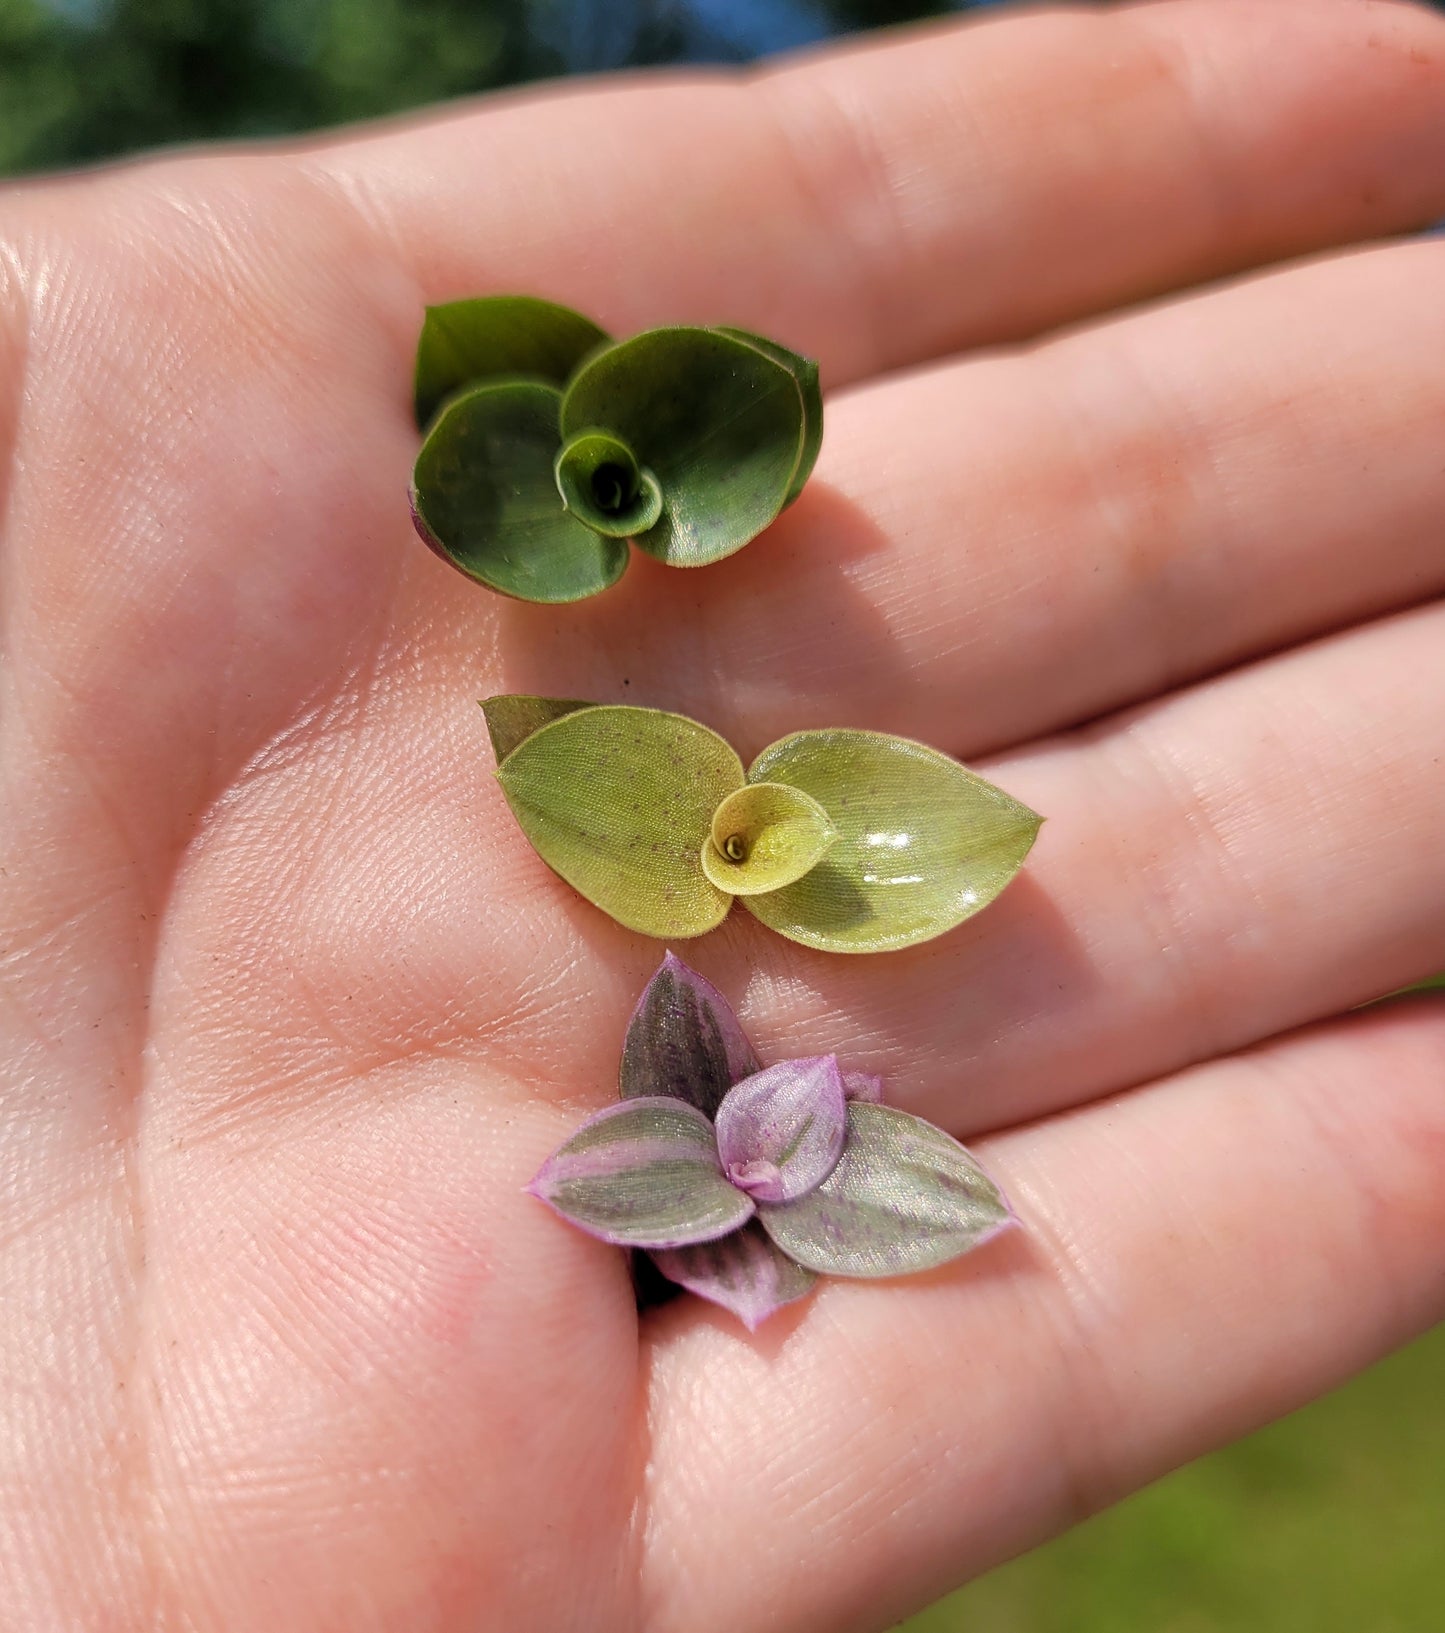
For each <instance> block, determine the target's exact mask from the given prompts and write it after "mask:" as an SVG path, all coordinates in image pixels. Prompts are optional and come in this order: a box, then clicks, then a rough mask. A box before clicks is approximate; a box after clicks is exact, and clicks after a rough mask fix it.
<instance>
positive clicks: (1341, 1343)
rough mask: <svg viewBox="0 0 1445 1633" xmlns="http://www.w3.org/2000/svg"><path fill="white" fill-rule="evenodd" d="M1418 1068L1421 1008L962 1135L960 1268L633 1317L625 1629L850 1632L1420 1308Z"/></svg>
mask: <svg viewBox="0 0 1445 1633" xmlns="http://www.w3.org/2000/svg"><path fill="white" fill-rule="evenodd" d="M1442 1069H1445V1002H1442V1001H1441V1000H1439V999H1434V1000H1416V1001H1414V1002H1413V1003H1412V1004H1411V1005H1410V1006H1409V1007H1401V1008H1398V1009H1396V1010H1395V1011H1393V1012H1391V1013H1376V1014H1374V1015H1371V1016H1369V1017H1367V1018H1362V1019H1356V1020H1353V1021H1350V1022H1345V1023H1340V1024H1337V1025H1334V1026H1332V1027H1330V1028H1328V1029H1322V1030H1320V1031H1317V1032H1315V1033H1312V1034H1306V1035H1299V1036H1296V1037H1293V1038H1290V1039H1287V1040H1283V1041H1281V1042H1279V1043H1277V1044H1275V1045H1273V1046H1272V1047H1270V1048H1269V1049H1268V1050H1264V1051H1261V1052H1259V1053H1257V1054H1255V1055H1252V1056H1245V1057H1241V1058H1238V1059H1234V1060H1230V1061H1224V1062H1218V1063H1216V1064H1214V1065H1211V1066H1209V1067H1207V1068H1203V1069H1200V1070H1198V1071H1195V1072H1193V1073H1191V1074H1189V1075H1188V1076H1186V1077H1184V1078H1180V1079H1177V1080H1175V1081H1173V1082H1170V1083H1166V1084H1163V1085H1160V1086H1158V1087H1156V1088H1151V1089H1148V1090H1145V1091H1142V1092H1138V1093H1135V1094H1132V1095H1129V1096H1127V1097H1122V1098H1119V1099H1116V1100H1114V1101H1111V1102H1108V1103H1106V1104H1104V1105H1099V1106H1095V1107H1092V1108H1090V1109H1089V1110H1087V1111H1084V1112H1081V1113H1078V1114H1075V1115H1073V1116H1070V1117H1067V1118H1062V1119H1058V1120H1055V1121H1053V1122H1050V1123H1048V1124H1045V1125H1043V1126H1041V1127H1038V1128H1036V1129H1029V1130H1022V1131H1020V1132H1018V1133H1015V1134H1011V1135H1008V1136H1006V1137H1004V1138H1001V1139H998V1140H995V1141H992V1142H989V1143H988V1144H987V1145H986V1146H984V1147H983V1148H982V1153H983V1156H984V1158H985V1160H986V1161H987V1162H988V1164H989V1165H990V1167H991V1169H992V1170H993V1171H994V1172H995V1173H996V1174H997V1175H998V1176H999V1177H1000V1178H1001V1180H1002V1182H1003V1184H1004V1185H1005V1187H1006V1189H1008V1191H1009V1193H1010V1195H1011V1197H1013V1199H1014V1200H1015V1202H1016V1205H1017V1207H1018V1210H1019V1214H1020V1219H1021V1222H1022V1228H1021V1229H1020V1230H1019V1231H1017V1232H1016V1233H1014V1234H1013V1236H1012V1237H1006V1238H1004V1239H1003V1240H1002V1241H1000V1242H998V1243H996V1244H994V1245H992V1246H990V1247H989V1248H987V1249H985V1250H983V1252H981V1253H980V1254H979V1255H978V1257H977V1258H976V1259H974V1260H972V1261H969V1262H967V1263H965V1264H964V1265H962V1266H953V1267H950V1268H947V1269H945V1270H943V1271H940V1272H938V1273H937V1274H935V1275H932V1276H929V1277H927V1278H916V1279H914V1280H912V1281H902V1282H896V1283H891V1284H858V1283H845V1282H825V1284H824V1285H823V1287H822V1289H821V1290H820V1291H819V1293H818V1294H816V1295H815V1296H814V1299H813V1301H812V1304H811V1307H808V1306H804V1307H803V1308H802V1313H801V1314H799V1315H794V1316H787V1315H785V1316H783V1317H778V1318H775V1321H776V1325H775V1327H774V1328H773V1330H772V1331H769V1330H768V1329H767V1328H764V1329H763V1331H762V1332H761V1333H760V1334H759V1335H758V1337H757V1338H755V1339H749V1338H748V1337H747V1336H746V1335H744V1334H742V1333H741V1332H740V1331H739V1330H738V1329H737V1328H736V1326H733V1325H729V1323H728V1322H727V1320H726V1318H724V1317H722V1316H720V1315H717V1314H715V1313H706V1312H703V1311H700V1310H699V1309H698V1308H697V1307H696V1306H691V1307H687V1306H682V1307H678V1306H675V1307H673V1308H671V1309H670V1310H667V1311H663V1312H661V1313H660V1317H659V1318H655V1321H656V1324H655V1326H654V1328H653V1332H654V1335H655V1337H654V1346H653V1364H652V1373H651V1379H652V1399H653V1410H652V1417H651V1424H652V1465H651V1467H652V1471H653V1483H652V1489H651V1492H650V1506H649V1515H650V1529H649V1540H650V1543H651V1554H650V1565H651V1582H650V1586H651V1593H652V1597H651V1600H650V1604H651V1609H652V1619H651V1621H650V1623H649V1624H648V1625H649V1627H653V1628H657V1629H662V1628H669V1627H688V1628H693V1629H696V1630H697V1633H708V1630H709V1629H712V1628H723V1627H729V1626H738V1625H743V1626H749V1627H758V1628H763V1627H767V1628H775V1629H779V1630H781V1629H792V1628H804V1627H809V1628H811V1627H827V1628H837V1629H839V1630H840V1633H846V1630H850V1629H857V1630H860V1633H861V1630H863V1629H867V1628H876V1627H879V1626H881V1625H883V1624H884V1623H887V1622H891V1621H892V1620H893V1619H894V1618H896V1617H897V1616H899V1615H901V1614H903V1613H905V1612H906V1611H907V1610H909V1609H912V1608H915V1607H916V1606H917V1605H918V1604H920V1603H923V1602H926V1601H927V1600H928V1599H929V1598H932V1597H934V1596H936V1595H937V1594H939V1593H941V1592H943V1591H944V1590H946V1589H947V1588H948V1587H950V1586H952V1585H955V1584H956V1583H958V1582H960V1581H962V1580H964V1579H965V1578H966V1577H968V1576H972V1575H974V1574H976V1573H978V1572H979V1571H981V1570H984V1569H986V1568H987V1567H988V1566H990V1565H992V1564H995V1563H997V1562H999V1561H1000V1560H1002V1559H1004V1558H1007V1557H1008V1556H1009V1555H1011V1554H1013V1553H1016V1552H1018V1551H1019V1550H1021V1549H1023V1548H1026V1547H1028V1546H1031V1545H1032V1544H1034V1543H1036V1542H1038V1541H1040V1540H1042V1539H1043V1538H1044V1537H1046V1536H1047V1535H1049V1534H1051V1533H1052V1532H1054V1531H1057V1530H1060V1529H1062V1528H1064V1527H1065V1526H1067V1525H1069V1524H1072V1523H1074V1522H1076V1521H1077V1520H1079V1519H1081V1518H1083V1517H1084V1516H1085V1515H1086V1514H1088V1513H1090V1512H1092V1511H1093V1510H1095V1509H1096V1508H1099V1507H1101V1506H1103V1505H1104V1504H1106V1503H1109V1502H1112V1501H1114V1500H1115V1499H1117V1498H1118V1497H1120V1496H1122V1495H1123V1494H1124V1493H1125V1492H1127V1491H1129V1490H1132V1489H1133V1488H1134V1487H1136V1486H1138V1485H1140V1484H1142V1483H1144V1482H1146V1481H1148V1480H1150V1479H1153V1478H1155V1477H1157V1476H1158V1475H1160V1474H1162V1473H1164V1472H1165V1471H1166V1470H1168V1469H1169V1468H1172V1467H1173V1466H1175V1465H1176V1464H1178V1463H1180V1462H1183V1461H1185V1460H1187V1459H1188V1458H1191V1457H1194V1456H1197V1455H1199V1454H1200V1453H1201V1452H1204V1451H1206V1450H1208V1449H1209V1448H1211V1447H1213V1446H1215V1445H1218V1444H1220V1443H1222V1442H1224V1441H1227V1440H1229V1439H1232V1438H1234V1437H1235V1436H1237V1435H1240V1434H1243V1433H1245V1432H1246V1431H1248V1430H1249V1429H1251V1428H1253V1427H1255V1426H1257V1425H1259V1424H1261V1423H1264V1422H1266V1421H1268V1420H1269V1419H1271V1418H1273V1417H1276V1416H1278V1415H1280V1414H1281V1413H1283V1412H1286V1411H1289V1410H1291V1409H1292V1408H1294V1407H1296V1406H1299V1405H1301V1404H1303V1403H1304V1402H1305V1401H1307V1400H1309V1399H1311V1398H1312V1397H1313V1396H1315V1395H1317V1394H1319V1393H1321V1392H1322V1391H1324V1390H1326V1389H1328V1388H1330V1387H1332V1386H1333V1385H1335V1384H1337V1383H1339V1382H1341V1381H1342V1380H1343V1379H1344V1378H1346V1377H1347V1376H1348V1375H1349V1374H1350V1373H1352V1372H1354V1371H1356V1370H1358V1369H1359V1368H1360V1367H1363V1366H1364V1365H1366V1364H1367V1363H1368V1362H1370V1361H1372V1360H1374V1359H1375V1358H1376V1357H1378V1356H1380V1355H1382V1354H1384V1353H1385V1352H1386V1351H1388V1350H1389V1349H1391V1348H1392V1347H1394V1346H1395V1345H1397V1344H1400V1343H1402V1342H1403V1341H1404V1340H1405V1339H1407V1338H1408V1337H1410V1336H1412V1335H1413V1334H1415V1333H1417V1332H1419V1331H1420V1330H1422V1329H1423V1328H1425V1327H1426V1326H1428V1325H1429V1324H1430V1323H1431V1322H1433V1321H1434V1320H1436V1319H1438V1318H1439V1317H1440V1316H1441V1315H1445V1281H1442V1278H1441V1273H1440V1254H1439V1242H1440V1238H1441V1234H1442V1232H1445V1100H1442V1097H1441V1094H1440V1083H1441V1078H1442ZM744 1547H745V1548H746V1552H747V1558H748V1569H747V1570H746V1571H739V1570H737V1569H736V1568H735V1565H736V1560H737V1558H738V1557H739V1553H740V1551H741V1550H743V1549H744Z"/></svg>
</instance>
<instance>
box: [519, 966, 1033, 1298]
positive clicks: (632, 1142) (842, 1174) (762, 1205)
mask: <svg viewBox="0 0 1445 1633" xmlns="http://www.w3.org/2000/svg"><path fill="white" fill-rule="evenodd" d="M618 1077H619V1083H618V1087H619V1089H620V1092H621V1101H620V1103H619V1104H617V1105H614V1106H609V1107H608V1108H607V1109H606V1110H605V1111H600V1112H598V1113H597V1114H596V1115H595V1116H594V1117H589V1118H588V1120H587V1121H586V1122H585V1123H584V1124H583V1125H582V1127H581V1128H579V1129H578V1130H577V1132H576V1133H575V1134H573V1135H572V1136H571V1138H570V1139H568V1140H566V1141H565V1142H564V1143H563V1144H562V1146H561V1147H560V1148H559V1149H558V1150H556V1151H554V1152H553V1154H552V1155H551V1156H550V1157H549V1158H548V1159H547V1161H546V1162H545V1163H544V1164H543V1165H542V1168H541V1170H540V1171H539V1173H538V1174H537V1176H536V1178H535V1179H534V1180H533V1181H532V1183H531V1185H530V1187H529V1189H530V1190H531V1192H532V1194H533V1195H534V1196H536V1197H538V1198H540V1199H541V1200H542V1201H543V1202H545V1203H547V1205H548V1206H549V1207H551V1208H552V1209H554V1210H555V1211H556V1212H557V1213H558V1214H560V1215H561V1216H562V1218H564V1219H565V1220H567V1221H568V1223H569V1224H572V1225H575V1226H576V1227H577V1228H578V1229H579V1230H583V1231H586V1232H587V1233H588V1234H589V1235H592V1236H596V1237H599V1238H600V1239H601V1240H602V1241H604V1242H611V1243H613V1244H614V1245H616V1246H619V1247H629V1248H634V1249H638V1250H641V1251H644V1252H646V1253H647V1254H648V1255H649V1257H650V1258H651V1259H652V1261H653V1263H654V1264H655V1265H656V1266H657V1268H658V1270H659V1271H661V1273H662V1275H663V1276H664V1277H666V1278H667V1280H669V1281H671V1282H674V1283H676V1284H677V1285H678V1286H681V1287H685V1288H687V1289H688V1290H689V1291H690V1292H694V1293H697V1294H698V1295H699V1296H700V1297H702V1298H705V1299H709V1300H711V1301H712V1302H713V1303H715V1304H720V1305H722V1306H723V1307H724V1308H725V1309H728V1310H731V1311H732V1313H733V1314H734V1315H736V1316H737V1317H738V1318H739V1319H740V1320H741V1321H742V1322H743V1323H744V1325H745V1326H747V1327H748V1328H749V1329H752V1328H755V1327H756V1326H757V1325H758V1324H759V1323H760V1322H762V1321H764V1320H766V1319H767V1317H768V1316H769V1315H771V1314H772V1313H773V1312H774V1311H775V1310H777V1309H780V1308H781V1307H782V1306H783V1305H785V1304H791V1303H792V1302H793V1301H794V1300H796V1299H799V1298H802V1297H803V1296H804V1294H806V1293H808V1292H810V1291H811V1290H812V1289H813V1287H814V1286H816V1284H817V1281H818V1278H819V1276H820V1275H827V1276H849V1277H864V1278H875V1277H884V1276H904V1275H909V1274H911V1273H913V1272H915V1271H920V1270H932V1269H934V1268H935V1267H936V1266H938V1265H941V1264H946V1263H947V1262H948V1261H949V1260H951V1259H956V1258H958V1257H959V1256H960V1255H961V1254H964V1253H968V1252H970V1251H972V1250H973V1249H974V1248H976V1247H980V1246H982V1244H983V1243H984V1242H986V1241H989V1240H990V1239H991V1238H993V1237H994V1236H996V1235H998V1233H999V1232H1000V1231H1003V1230H1006V1229H1007V1228H1008V1227H1009V1226H1010V1225H1012V1224H1013V1223H1014V1215H1013V1213H1012V1211H1011V1210H1010V1208H1009V1205H1008V1203H1007V1201H1005V1199H1004V1197H1003V1194H1002V1193H1001V1192H1000V1191H999V1189H998V1187H997V1186H996V1185H995V1184H994V1183H993V1181H992V1180H991V1179H990V1178H989V1177H988V1175H987V1174H985V1173H984V1171H983V1169H982V1168H980V1167H979V1165H978V1163H977V1161H976V1160H975V1159H974V1158H973V1157H972V1156H971V1155H970V1154H969V1152H967V1151H965V1150H964V1148H963V1147H962V1146H961V1145H959V1144H958V1142H957V1141H956V1140H954V1139H952V1138H950V1137H949V1136H948V1135H947V1134H945V1133H944V1132H943V1131H942V1130H941V1129H938V1128H935V1127H934V1126H933V1125H932V1124H931V1123H927V1122H925V1121H924V1120H923V1119H922V1118H921V1117H914V1116H912V1115H910V1114H909V1113H908V1112H904V1111H898V1110H895V1109H894V1108H893V1107H891V1106H885V1105H883V1104H882V1103H881V1102H882V1098H883V1083H882V1079H881V1078H877V1077H874V1076H872V1075H870V1074H869V1073H866V1072H848V1071H844V1070H843V1069H842V1068H841V1067H840V1066H839V1064H838V1061H837V1058H836V1057H835V1056H833V1055H818V1056H813V1057H809V1058H807V1059H802V1060H785V1061H781V1062H779V1064H778V1065H776V1066H769V1067H764V1066H763V1064H762V1062H761V1061H760V1060H759V1059H758V1057H757V1055H756V1053H755V1052H754V1050H753V1046H752V1045H751V1044H750V1043H749V1042H748V1040H747V1037H746V1036H745V1034H744V1033H743V1030H742V1028H741V1026H739V1024H738V1019H737V1016H736V1015H734V1013H733V1011H732V1009H731V1008H730V1007H729V1005H728V1003H727V1000H726V999H725V998H724V997H723V996H722V994H721V993H720V992H719V991H718V990H717V988H716V987H714V986H713V985H712V984H711V983H710V982H708V981H705V980H704V979H703V978H702V977H701V976H700V975H698V974H697V973H696V971H694V970H690V969H689V968H688V967H687V965H686V964H684V963H682V961H681V960H680V959H678V958H675V957H674V956H673V954H671V953H668V955H667V956H666V958H665V959H664V960H663V962H662V967H661V969H659V970H658V972H657V974H656V975H655V976H653V978H652V980H651V981H650V982H649V983H648V985H647V989H646V991H644V993H643V994H642V997H641V999H640V1000H639V1002H638V1005H637V1008H636V1009H635V1010H634V1011H633V1015H632V1019H631V1021H630V1022H629V1023H628V1027H627V1036H626V1040H625V1041H624V1043H623V1048H622V1065H621V1069H620V1071H619V1074H618Z"/></svg>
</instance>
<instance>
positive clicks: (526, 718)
mask: <svg viewBox="0 0 1445 1633" xmlns="http://www.w3.org/2000/svg"><path fill="white" fill-rule="evenodd" d="M481 701H482V714H483V715H484V716H485V717H486V722H487V735H488V736H489V737H490V738H491V739H492V753H493V754H494V755H496V757H497V764H498V765H501V763H502V761H503V760H505V759H506V757H507V756H508V755H509V754H510V753H511V752H512V750H513V749H514V748H516V746H517V744H518V743H522V742H525V741H526V740H527V738H529V737H530V736H531V735H532V733H533V732H534V731H536V730H537V728H538V727H539V726H545V725H546V724H547V722H548V721H549V720H559V719H561V717H562V716H563V715H564V714H575V713H576V712H577V710H578V709H595V708H596V707H597V705H596V704H595V703H585V702H581V701H579V700H578V699H577V698H570V697H529V696H527V695H526V694H525V693H523V692H503V693H501V694H499V695H498V696H497V697H484V698H483V699H482V700H481Z"/></svg>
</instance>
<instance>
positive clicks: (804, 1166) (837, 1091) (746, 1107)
mask: <svg viewBox="0 0 1445 1633" xmlns="http://www.w3.org/2000/svg"><path fill="white" fill-rule="evenodd" d="M846 1115H847V1113H846V1104H845V1100H844V1091H843V1078H842V1075H841V1073H840V1072H839V1070H838V1062H837V1060H836V1059H835V1058H834V1056H832V1055H819V1056H816V1057H815V1058H812V1059H808V1060H785V1061H781V1062H779V1064H778V1065H776V1066H769V1067H767V1068H766V1069H765V1070H764V1071H761V1072H757V1073H755V1074H754V1075H753V1076H752V1077H745V1078H744V1079H743V1080H742V1082H741V1083H737V1084H735V1085H734V1086H733V1087H732V1088H731V1089H729V1090H728V1092H727V1093H726V1094H725V1095H724V1096H723V1101H722V1104H721V1105H720V1106H719V1107H718V1111H717V1146H718V1155H719V1157H720V1158H721V1159H722V1165H723V1171H724V1173H726V1174H727V1176H728V1178H729V1179H730V1180H731V1181H732V1182H733V1184H734V1185H736V1186H738V1187H739V1188H740V1189H741V1190H745V1191H747V1192H748V1194H749V1195H750V1196H752V1197H753V1198H754V1199H755V1200H757V1201H758V1202H791V1201H794V1200H795V1199H797V1198H798V1197H803V1196H806V1195H807V1194H808V1193H809V1192H810V1191H812V1190H815V1189H816V1188H817V1187H818V1186H819V1185H821V1184H822V1183H823V1181H824V1180H825V1179H827V1177H828V1175H829V1174H831V1173H832V1171H833V1168H834V1166H835V1165H836V1163H837V1161H838V1158H839V1155H840V1154H841V1152H842V1150H843V1135H844V1128H845V1120H846Z"/></svg>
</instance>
